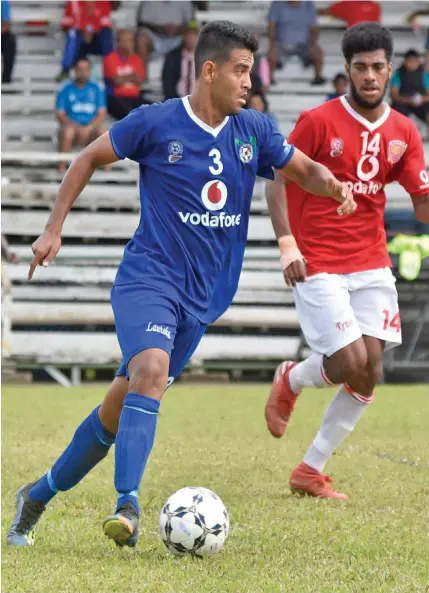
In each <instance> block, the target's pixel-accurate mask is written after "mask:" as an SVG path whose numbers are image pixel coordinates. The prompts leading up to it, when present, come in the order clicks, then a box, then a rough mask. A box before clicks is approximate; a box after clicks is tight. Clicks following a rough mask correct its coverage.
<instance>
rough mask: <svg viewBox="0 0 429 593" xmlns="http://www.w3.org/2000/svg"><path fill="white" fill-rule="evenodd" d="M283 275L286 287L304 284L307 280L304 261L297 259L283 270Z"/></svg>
mask: <svg viewBox="0 0 429 593" xmlns="http://www.w3.org/2000/svg"><path fill="white" fill-rule="evenodd" d="M283 275H284V278H285V282H286V284H287V285H288V286H296V285H297V283H298V282H305V281H306V279H307V270H306V267H305V260H303V259H297V260H295V261H293V262H292V263H291V264H290V265H289V266H288V267H287V268H286V269H285V270H283Z"/></svg>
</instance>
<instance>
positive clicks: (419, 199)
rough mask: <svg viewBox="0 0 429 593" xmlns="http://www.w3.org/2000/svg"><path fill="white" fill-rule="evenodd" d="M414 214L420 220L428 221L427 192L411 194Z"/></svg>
mask: <svg viewBox="0 0 429 593" xmlns="http://www.w3.org/2000/svg"><path fill="white" fill-rule="evenodd" d="M411 198H412V200H413V207H414V214H415V215H416V218H417V219H418V220H420V222H425V223H429V194H426V195H425V196H411Z"/></svg>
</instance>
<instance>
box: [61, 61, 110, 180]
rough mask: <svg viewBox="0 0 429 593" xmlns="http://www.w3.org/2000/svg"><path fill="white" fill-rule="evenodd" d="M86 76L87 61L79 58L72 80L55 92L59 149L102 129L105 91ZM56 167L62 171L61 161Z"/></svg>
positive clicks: (87, 139) (86, 141) (87, 140)
mask: <svg viewBox="0 0 429 593" xmlns="http://www.w3.org/2000/svg"><path fill="white" fill-rule="evenodd" d="M90 76H91V64H90V63H89V60H88V59H87V58H81V59H80V60H79V61H78V62H77V64H76V66H75V78H74V80H70V81H67V82H66V83H65V84H64V85H63V87H62V88H61V90H60V91H59V92H58V94H57V120H58V121H59V123H60V126H61V129H60V134H59V150H60V152H70V151H71V149H72V147H73V145H74V144H75V143H76V144H78V145H81V146H86V145H87V144H89V143H90V142H91V141H92V140H94V139H95V138H97V137H98V136H100V135H101V134H102V133H103V132H104V130H103V122H104V119H105V117H106V95H105V90H104V87H102V86H101V85H99V84H97V83H96V82H93V81H91V80H90ZM58 168H59V170H60V172H64V171H65V168H66V165H65V163H60V164H59V166H58Z"/></svg>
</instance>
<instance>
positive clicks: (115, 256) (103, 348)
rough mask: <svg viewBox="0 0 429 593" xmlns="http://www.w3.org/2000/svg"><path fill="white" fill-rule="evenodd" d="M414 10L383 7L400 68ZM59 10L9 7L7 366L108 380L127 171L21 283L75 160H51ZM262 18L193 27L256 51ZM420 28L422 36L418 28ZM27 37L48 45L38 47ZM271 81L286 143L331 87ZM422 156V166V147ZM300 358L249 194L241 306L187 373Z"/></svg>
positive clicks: (260, 6)
mask: <svg viewBox="0 0 429 593" xmlns="http://www.w3.org/2000/svg"><path fill="white" fill-rule="evenodd" d="M317 4H318V5H319V6H323V5H325V4H326V3H323V2H320V3H317ZM414 4H415V3H413V2H384V3H383V21H384V22H385V23H386V24H388V25H389V26H390V27H391V28H392V29H393V30H394V33H395V50H396V57H395V60H396V63H397V62H398V60H399V59H400V56H401V55H402V54H403V53H404V52H405V51H406V50H407V49H408V48H409V47H410V46H415V47H417V48H420V49H422V48H423V41H422V39H421V38H418V37H415V36H414V34H413V33H411V30H410V28H409V26H408V25H406V23H405V16H406V14H408V13H409V12H411V11H412V10H413V5H414ZM122 5H123V8H121V9H120V10H119V11H118V13H115V15H114V20H115V21H116V22H117V23H118V25H119V23H121V25H122V23H123V22H127V23H132V22H133V20H134V14H135V10H136V7H137V2H134V1H127V2H124V3H122ZM62 6H63V3H62V2H58V1H52V2H35V1H33V2H31V1H25V2H20V3H19V4H17V3H15V4H14V6H13V21H14V30H15V31H16V33H17V34H18V35H19V45H18V47H19V50H18V52H19V53H18V57H17V64H16V68H15V72H14V82H13V84H12V85H8V87H5V88H3V89H2V115H3V120H2V148H3V151H2V207H3V213H2V219H3V222H2V231H3V232H4V233H5V234H6V235H7V236H8V238H9V240H10V242H11V244H12V246H13V249H14V250H15V251H16V252H17V253H18V254H19V256H20V259H21V263H20V264H19V265H16V266H9V267H8V273H9V276H10V279H11V280H12V283H13V300H14V302H13V307H12V312H11V314H12V320H13V329H14V339H13V343H12V354H13V357H14V359H15V360H16V361H18V362H19V364H21V365H23V366H26V365H27V366H28V367H30V366H39V365H42V366H46V367H49V368H52V367H53V366H57V367H60V368H66V367H70V366H74V367H75V368H78V367H84V366H94V367H97V366H107V367H112V368H114V367H115V366H116V365H117V363H118V362H119V359H120V351H119V346H118V343H117V340H116V337H115V334H114V325H113V316H112V312H111V308H110V304H109V299H110V287H111V283H112V280H113V278H114V274H115V269H116V267H117V265H118V263H119V261H120V259H121V256H122V250H123V245H124V244H125V243H126V241H127V240H128V239H129V237H130V236H131V235H132V233H133V231H134V230H135V228H136V227H137V224H138V219H139V216H138V211H139V201H138V190H137V182H138V172H137V167H136V166H135V164H133V163H130V162H128V161H126V162H120V163H117V164H115V165H114V166H113V168H112V171H111V172H109V173H107V172H105V171H102V170H100V171H97V172H96V173H95V174H94V176H93V178H92V181H91V183H90V184H89V185H88V187H87V188H85V190H84V191H83V193H82V195H81V197H80V198H79V200H78V202H77V203H76V205H75V208H74V210H73V211H72V213H71V214H70V216H69V217H68V219H67V222H66V224H65V227H64V244H63V247H62V249H61V251H60V253H59V255H58V257H57V259H56V261H55V263H54V264H52V265H51V266H49V268H47V269H41V268H40V269H38V270H36V274H35V277H34V280H33V281H32V282H31V283H30V282H28V280H27V272H28V264H29V262H30V260H31V257H32V253H31V249H30V245H31V242H32V241H33V240H34V239H35V238H36V237H37V235H38V234H39V233H40V232H41V230H42V229H43V227H44V224H45V223H46V219H47V216H48V212H49V208H50V207H51V206H52V203H53V201H54V200H55V197H56V195H57V191H58V187H59V182H60V176H59V174H58V172H57V169H56V164H57V162H58V161H59V160H65V161H70V160H72V158H73V156H74V155H73V154H70V155H59V154H57V153H55V150H56V142H57V124H56V122H55V118H54V105H55V91H56V89H57V86H58V85H56V84H55V82H54V78H55V76H56V74H58V71H59V63H60V58H61V53H62V45H63V36H62V33H61V31H60V30H59V26H58V23H59V21H60V18H61V15H62ZM268 8H269V3H267V2H260V1H256V2H246V3H244V2H234V1H231V2H227V3H221V2H217V1H212V2H210V8H209V11H208V12H201V13H198V14H197V17H198V19H199V20H200V21H201V22H206V21H208V20H213V19H216V18H222V19H230V20H233V21H235V22H240V23H242V24H244V25H247V26H249V27H251V28H252V29H257V30H258V32H260V33H262V38H261V46H262V49H264V48H266V47H267V40H266V37H265V36H264V29H265V23H266V16H267V11H268ZM421 22H422V24H423V25H425V24H429V21H428V22H427V23H426V21H424V19H422V21H421ZM320 25H321V43H322V45H323V47H324V49H325V54H326V65H325V75H326V76H327V77H328V79H330V78H332V76H333V75H334V74H336V73H337V72H338V71H342V70H343V69H344V64H343V58H342V56H341V52H340V41H341V36H342V31H343V27H342V25H341V23H339V22H337V21H334V20H332V19H329V18H324V19H321V21H320ZM34 32H39V33H42V34H43V33H45V35H41V36H37V35H36V36H35V35H33V33H34ZM30 33H31V34H30ZM161 69H162V61H161V60H160V59H155V60H153V61H152V62H151V65H150V80H149V82H148V83H147V90H149V91H150V92H151V96H152V97H153V98H155V99H156V98H157V97H159V96H160V93H161V82H160V75H161ZM275 78H276V85H275V86H273V87H272V89H271V92H270V94H269V97H268V99H269V103H270V108H271V110H272V111H273V112H274V113H276V115H277V117H278V120H279V125H280V128H281V130H282V132H283V133H284V134H285V135H288V134H289V133H290V132H291V130H292V129H293V126H294V123H295V121H296V119H297V117H298V116H299V114H300V112H301V111H302V110H305V109H311V108H312V107H315V106H317V105H319V104H320V103H321V102H322V101H323V100H324V98H325V95H326V93H327V92H329V91H330V89H331V87H330V83H327V84H326V85H325V86H322V87H311V86H310V84H309V82H310V79H311V72H309V71H303V70H302V69H301V66H300V64H299V62H298V61H297V60H296V59H292V60H290V62H288V63H287V64H286V65H285V67H284V68H283V70H281V71H278V72H276V73H275ZM426 152H427V153H428V154H427V156H429V147H428V146H427V145H426ZM387 200H388V202H387V204H388V207H389V209H394V210H395V211H397V212H402V211H407V212H409V211H410V201H409V196H408V195H407V194H406V193H405V191H404V190H403V189H402V188H401V187H400V186H399V185H398V184H393V185H391V186H389V187H388V188H387ZM407 294H408V293H407ZM404 298H408V297H407V296H405V297H404ZM411 298H412V297H410V299H411ZM413 298H414V297H413ZM303 346H304V345H303V342H302V339H301V336H300V331H299V325H298V320H297V316H296V312H295V309H294V306H293V299H292V291H291V290H290V289H288V288H287V287H286V286H285V283H284V280H283V277H282V273H281V270H280V267H279V261H278V250H277V247H276V244H275V238H274V234H273V230H272V227H271V223H270V221H269V218H268V216H267V209H266V203H265V198H264V190H263V184H261V183H257V185H256V187H255V192H254V197H253V202H252V213H251V219H250V227H249V245H248V247H247V249H246V255H245V262H244V270H243V274H242V276H241V279H240V284H239V289H238V292H237V295H236V297H235V299H234V303H233V305H232V306H231V308H230V309H229V310H228V311H227V312H226V313H225V314H224V315H223V316H222V318H221V319H219V320H218V322H217V323H216V324H214V326H213V327H211V328H209V331H208V334H207V336H205V338H204V340H203V341H202V343H201V346H200V347H199V349H198V350H197V352H196V353H195V356H194V358H193V362H192V364H193V365H196V366H200V365H203V366H204V367H206V368H212V367H214V368H221V369H226V370H230V369H234V368H249V369H252V370H257V369H272V368H273V367H274V365H275V364H276V362H278V361H280V360H282V359H284V358H285V357H290V358H297V357H299V356H300V354H301V353H302V352H303V351H304V350H303ZM75 376H77V375H75ZM57 377H58V376H57Z"/></svg>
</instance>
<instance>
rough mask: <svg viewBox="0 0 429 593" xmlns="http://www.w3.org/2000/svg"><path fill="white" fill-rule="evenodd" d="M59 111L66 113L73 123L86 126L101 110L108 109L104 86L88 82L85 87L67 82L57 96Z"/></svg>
mask: <svg viewBox="0 0 429 593" xmlns="http://www.w3.org/2000/svg"><path fill="white" fill-rule="evenodd" d="M56 108H57V110H61V111H64V113H65V114H66V116H67V117H68V118H69V119H71V120H72V121H74V122H76V123H78V124H80V125H82V126H86V125H88V124H89V123H91V121H92V120H93V119H94V118H95V117H96V115H97V111H98V110H99V109H105V108H106V92H105V89H104V86H103V85H100V84H98V83H96V82H93V81H91V80H90V81H88V82H87V83H86V85H85V86H84V87H78V86H77V85H76V84H75V83H74V82H72V81H70V82H66V83H65V84H64V86H63V87H62V88H61V89H60V91H59V92H58V95H57V105H56Z"/></svg>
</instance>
